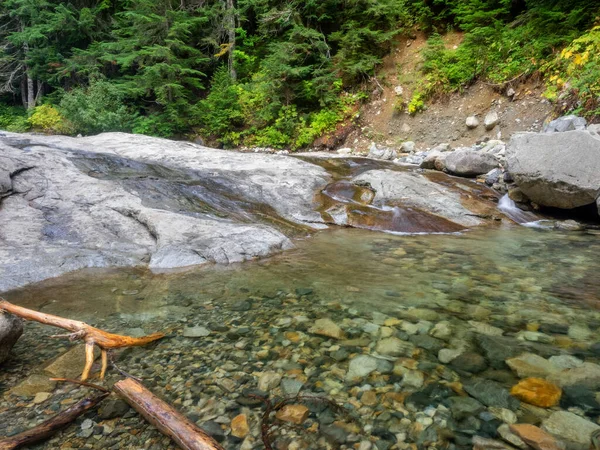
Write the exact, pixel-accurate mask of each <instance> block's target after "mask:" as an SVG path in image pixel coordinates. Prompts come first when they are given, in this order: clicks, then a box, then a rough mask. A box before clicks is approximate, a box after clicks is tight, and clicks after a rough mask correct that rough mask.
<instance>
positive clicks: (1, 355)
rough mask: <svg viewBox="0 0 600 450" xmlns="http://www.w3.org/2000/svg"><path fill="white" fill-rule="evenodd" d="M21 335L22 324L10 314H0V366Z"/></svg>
mask: <svg viewBox="0 0 600 450" xmlns="http://www.w3.org/2000/svg"><path fill="white" fill-rule="evenodd" d="M22 334H23V322H22V321H21V319H19V318H18V317H15V316H13V315H12V314H7V313H2V312H0V364H2V363H3V362H4V361H6V359H7V358H8V354H9V353H10V350H11V349H12V348H13V346H14V345H15V344H16V343H17V341H18V340H19V338H20V337H21V335H22Z"/></svg>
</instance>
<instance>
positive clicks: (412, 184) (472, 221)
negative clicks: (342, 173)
mask: <svg viewBox="0 0 600 450" xmlns="http://www.w3.org/2000/svg"><path fill="white" fill-rule="evenodd" d="M441 175H443V174H441ZM444 176H445V175H444ZM353 181H354V183H361V184H368V185H369V186H370V187H371V188H373V190H374V191H375V193H376V194H375V199H374V202H375V203H379V204H386V205H394V204H399V205H404V206H408V207H412V208H418V209H419V210H421V211H424V212H426V213H429V214H432V215H435V216H439V217H442V218H444V219H446V220H448V221H450V222H453V223H455V224H458V225H461V226H463V227H470V226H477V225H480V224H482V223H483V220H481V219H480V218H478V217H476V214H474V213H473V211H471V210H469V209H467V208H466V207H465V206H463V204H462V202H461V196H460V193H459V192H456V191H454V190H452V189H450V188H449V187H446V186H444V185H442V184H438V183H435V182H433V181H430V180H429V179H427V178H426V177H423V176H421V175H420V174H417V173H414V172H407V171H393V170H370V171H367V172H364V173H362V174H360V175H359V176H357V177H355V178H354V179H353Z"/></svg>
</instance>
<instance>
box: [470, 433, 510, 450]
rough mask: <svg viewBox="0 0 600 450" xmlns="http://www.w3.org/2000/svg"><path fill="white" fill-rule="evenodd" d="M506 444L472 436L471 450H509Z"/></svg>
mask: <svg viewBox="0 0 600 450" xmlns="http://www.w3.org/2000/svg"><path fill="white" fill-rule="evenodd" d="M512 448H513V447H511V446H510V445H508V444H505V443H504V442H502V441H497V440H495V439H489V438H484V437H481V436H473V450H511V449H512Z"/></svg>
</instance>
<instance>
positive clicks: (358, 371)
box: [346, 355, 379, 381]
mask: <svg viewBox="0 0 600 450" xmlns="http://www.w3.org/2000/svg"><path fill="white" fill-rule="evenodd" d="M378 366H379V362H378V360H377V358H374V357H373V356H369V355H358V356H355V357H354V358H352V360H350V364H349V367H348V373H347V374H346V380H348V381H351V380H360V379H362V378H364V377H366V376H367V375H369V374H370V373H372V372H375V371H376V370H377V368H378Z"/></svg>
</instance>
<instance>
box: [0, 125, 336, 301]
mask: <svg viewBox="0 0 600 450" xmlns="http://www.w3.org/2000/svg"><path fill="white" fill-rule="evenodd" d="M0 152H1V153H2V156H3V158H2V164H3V165H2V167H0V174H3V175H2V177H1V179H2V180H3V181H2V188H1V192H3V194H2V195H3V198H2V203H1V204H0V222H1V223H2V227H0V292H1V291H5V290H8V289H11V288H15V287H18V286H21V285H24V284H27V283H31V282H36V281H39V280H42V279H45V278H50V277H54V276H58V275H61V274H63V273H66V272H69V271H73V270H77V269H80V268H85V267H106V266H133V265H149V266H150V267H151V268H152V269H167V268H175V267H183V266H189V265H195V264H203V263H207V262H218V263H229V262H236V261H244V260H247V259H250V258H254V257H259V256H266V255H268V254H271V253H273V252H276V251H280V250H282V249H287V248H290V247H292V243H291V242H290V240H289V239H288V237H287V236H286V234H284V232H282V231H283V230H284V229H285V230H286V231H287V230H288V229H293V228H294V227H297V228H300V227H304V228H306V227H308V226H312V225H311V222H312V221H318V220H320V215H319V214H318V213H317V212H316V208H315V204H314V194H315V192H316V191H318V190H319V189H320V188H322V187H324V186H325V185H326V184H327V182H328V181H329V176H328V174H327V172H326V171H325V170H324V169H322V168H320V167H318V166H316V165H313V164H310V163H307V162H304V161H301V160H298V159H294V158H289V157H285V156H277V155H265V154H253V153H247V154H242V153H236V152H228V151H223V150H215V149H209V148H205V147H200V146H198V145H194V144H189V143H183V142H174V141H168V140H164V139H158V138H151V137H146V136H136V135H128V134H123V133H107V134H101V135H98V136H93V137H87V138H79V139H75V138H68V137H59V136H47V137H44V136H23V135H14V134H8V133H7V134H6V135H5V136H4V137H0ZM274 224H277V225H274ZM298 224H299V225H298Z"/></svg>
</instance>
